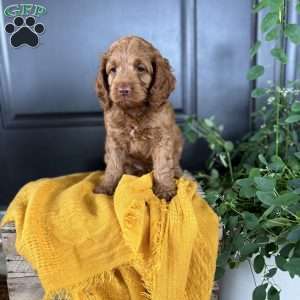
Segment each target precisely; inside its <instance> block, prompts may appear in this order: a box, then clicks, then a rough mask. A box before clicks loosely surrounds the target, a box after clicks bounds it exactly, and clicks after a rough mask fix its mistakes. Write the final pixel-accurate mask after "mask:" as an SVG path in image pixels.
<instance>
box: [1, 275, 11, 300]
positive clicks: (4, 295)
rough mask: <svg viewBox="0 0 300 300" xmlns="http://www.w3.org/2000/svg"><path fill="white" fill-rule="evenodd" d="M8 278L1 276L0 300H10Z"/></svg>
mask: <svg viewBox="0 0 300 300" xmlns="http://www.w3.org/2000/svg"><path fill="white" fill-rule="evenodd" d="M8 299H9V298H8V292H7V285H6V277H5V276H3V275H0V300H8Z"/></svg>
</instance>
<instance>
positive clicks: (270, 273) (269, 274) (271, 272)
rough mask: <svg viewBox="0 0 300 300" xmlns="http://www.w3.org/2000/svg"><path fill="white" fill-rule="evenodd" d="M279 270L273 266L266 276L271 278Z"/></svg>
mask: <svg viewBox="0 0 300 300" xmlns="http://www.w3.org/2000/svg"><path fill="white" fill-rule="evenodd" d="M276 272H277V268H272V269H270V270H269V272H268V273H267V274H265V278H271V277H273V276H274V275H275V274H276Z"/></svg>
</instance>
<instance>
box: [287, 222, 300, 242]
mask: <svg viewBox="0 0 300 300" xmlns="http://www.w3.org/2000/svg"><path fill="white" fill-rule="evenodd" d="M287 239H288V240H289V241H291V242H298V241H300V226H298V227H296V228H295V229H293V230H292V231H291V232H290V233H289V234H288V236H287Z"/></svg>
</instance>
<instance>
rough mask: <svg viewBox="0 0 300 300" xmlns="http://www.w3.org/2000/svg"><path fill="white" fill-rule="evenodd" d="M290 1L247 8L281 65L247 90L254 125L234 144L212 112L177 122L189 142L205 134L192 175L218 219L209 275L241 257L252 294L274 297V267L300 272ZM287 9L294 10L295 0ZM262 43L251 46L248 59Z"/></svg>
mask: <svg viewBox="0 0 300 300" xmlns="http://www.w3.org/2000/svg"><path fill="white" fill-rule="evenodd" d="M288 2H289V3H288ZM293 3H294V2H292V1H288V0H261V1H260V2H259V3H258V4H257V5H256V6H255V7H254V9H253V11H254V13H258V12H260V11H263V12H264V13H265V15H264V18H263V19H262V22H261V26H260V30H261V32H262V34H263V35H264V39H265V41H264V42H266V43H267V42H271V41H272V42H274V41H275V42H276V45H275V47H274V48H273V49H272V50H271V52H270V55H272V56H273V57H274V58H275V59H276V60H277V61H278V64H279V67H280V76H279V77H280V78H279V79H278V81H277V82H274V83H270V84H269V86H267V87H265V88H255V89H254V90H253V91H252V94H251V96H252V98H255V99H257V101H260V103H262V104H261V105H259V106H260V108H258V109H257V110H256V111H255V112H254V113H253V120H254V125H255V126H254V129H253V130H252V131H251V132H249V133H248V134H247V135H246V136H245V137H243V138H242V140H241V141H239V142H238V143H233V142H231V141H227V140H225V139H224V138H223V137H222V135H221V128H220V127H218V126H217V125H216V124H215V122H214V119H213V118H207V119H200V118H195V117H190V118H188V119H187V120H186V122H185V124H184V126H183V131H184V133H185V135H186V137H187V138H188V140H189V141H191V142H193V141H195V140H196V139H198V138H204V139H206V141H207V142H208V144H209V147H210V149H211V156H210V158H209V160H208V164H207V169H206V170H205V171H201V172H198V173H197V174H196V178H197V179H198V180H199V181H200V182H201V184H202V185H203V188H204V191H205V193H206V199H207V201H208V202H209V203H210V204H211V205H212V206H213V207H214V208H215V210H216V212H217V213H218V214H219V216H220V218H221V220H222V224H223V232H224V234H223V240H222V243H221V249H220V254H219V257H218V261H217V271H216V278H217V279H218V278H221V277H222V276H223V275H224V273H225V270H226V269H227V268H228V267H229V268H239V267H240V265H241V264H243V263H244V262H247V263H248V264H249V266H250V270H251V271H253V278H254V280H255V281H256V286H255V287H254V289H253V292H252V299H254V300H264V299H269V300H277V299H280V293H281V290H282V289H284V288H285V287H284V286H280V284H278V283H277V282H276V281H275V280H274V277H276V276H275V275H276V273H278V272H287V273H288V274H289V276H290V278H291V280H292V279H293V278H294V277H295V276H299V275H300V140H299V138H300V101H299V100H298V99H299V94H300V82H298V81H292V82H285V80H284V70H285V65H286V64H287V62H288V59H289V57H288V55H287V52H286V43H287V40H289V41H290V42H292V43H295V44H298V43H300V27H299V26H298V25H297V24H289V23H288V18H287V6H288V5H293ZM293 9H296V10H297V12H298V13H300V3H298V4H296V6H295V7H294V8H293ZM261 44H262V42H261V41H257V42H256V43H255V45H253V47H252V48H251V49H250V56H251V58H254V57H255V55H256V53H257V51H258V49H259V48H260V46H261ZM263 73H264V66H262V65H256V64H254V65H253V66H252V67H251V68H250V70H249V71H248V74H247V78H248V80H256V79H257V78H258V77H260V76H261V75H262V74H263ZM251 101H252V100H251ZM255 273H257V274H260V276H259V277H257V276H255ZM225 276H226V275H225ZM258 280H259V281H258ZM225 288H226V287H225ZM298 297H299V295H295V297H294V298H293V299H296V298H298ZM237 299H242V300H247V299H248V298H246V297H245V296H243V295H240V298H237ZM249 299H251V297H250V298H249ZM231 300H233V299H231Z"/></svg>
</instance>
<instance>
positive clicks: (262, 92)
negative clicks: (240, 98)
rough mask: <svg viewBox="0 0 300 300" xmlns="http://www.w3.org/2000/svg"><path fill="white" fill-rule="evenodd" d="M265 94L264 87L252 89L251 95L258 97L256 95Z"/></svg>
mask: <svg viewBox="0 0 300 300" xmlns="http://www.w3.org/2000/svg"><path fill="white" fill-rule="evenodd" d="M265 94H266V89H263V88H256V89H255V90H253V91H252V93H251V97H252V98H258V97H261V96H264V95H265Z"/></svg>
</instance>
